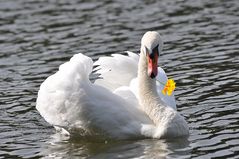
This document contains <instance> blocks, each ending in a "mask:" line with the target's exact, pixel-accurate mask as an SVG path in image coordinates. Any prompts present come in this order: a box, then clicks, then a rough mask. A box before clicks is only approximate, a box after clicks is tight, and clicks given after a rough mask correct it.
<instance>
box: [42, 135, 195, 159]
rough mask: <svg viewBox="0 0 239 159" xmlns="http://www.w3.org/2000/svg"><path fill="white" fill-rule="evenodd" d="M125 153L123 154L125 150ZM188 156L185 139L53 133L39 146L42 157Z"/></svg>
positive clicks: (187, 143)
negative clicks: (92, 138) (97, 138)
mask: <svg viewBox="0 0 239 159" xmlns="http://www.w3.org/2000/svg"><path fill="white" fill-rule="evenodd" d="M125 152H127V153H125ZM175 152H176V156H177V157H179V156H184V157H185V156H189V155H190V153H191V149H190V148H189V141H188V140H187V139H177V140H176V139H175V140H171V141H170V140H169V141H166V140H152V139H144V140H128V141H105V142H96V141H86V140H81V139H70V138H69V137H66V136H62V135H59V134H54V135H52V136H51V139H50V140H48V144H47V146H46V147H45V149H43V151H42V154H43V155H44V156H45V154H47V155H46V156H45V157H53V158H57V157H62V158H65V157H66V158H72V157H91V156H94V158H133V157H136V158H140V157H141V158H158V157H163V158H164V157H166V156H168V155H171V156H172V157H173V156H174V154H175Z"/></svg>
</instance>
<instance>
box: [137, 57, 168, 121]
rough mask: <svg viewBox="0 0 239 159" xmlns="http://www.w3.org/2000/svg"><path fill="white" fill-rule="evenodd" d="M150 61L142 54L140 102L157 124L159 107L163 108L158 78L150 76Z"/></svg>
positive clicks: (140, 63)
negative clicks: (157, 85) (159, 94)
mask: <svg viewBox="0 0 239 159" xmlns="http://www.w3.org/2000/svg"><path fill="white" fill-rule="evenodd" d="M147 65H148V62H147V59H146V57H145V56H144V54H141V55H140V59H139V69H138V80H139V103H140V106H141V107H142V109H143V110H144V111H145V112H146V113H147V114H148V116H149V117H150V118H151V120H152V121H154V123H155V124H158V123H159V122H160V119H158V117H159V116H158V115H157V114H158V113H159V112H160V111H159V109H161V108H163V106H162V104H160V103H161V102H160V98H159V96H158V93H157V89H156V79H155V78H153V79H152V78H150V77H149V76H148V67H147Z"/></svg>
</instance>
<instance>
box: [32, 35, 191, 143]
mask: <svg viewBox="0 0 239 159" xmlns="http://www.w3.org/2000/svg"><path fill="white" fill-rule="evenodd" d="M147 33H148V34H157V35H158V33H156V32H147ZM147 33H146V34H145V35H144V37H145V36H147V37H146V39H147V38H148V40H147V44H144V43H143V40H142V46H141V54H140V57H139V55H136V54H134V53H132V52H127V53H128V56H127V55H120V54H114V55H112V56H111V57H101V58H99V60H98V61H96V62H95V63H94V64H93V61H92V60H91V59H90V58H89V57H87V56H85V55H83V54H80V53H79V54H76V55H74V56H73V57H72V58H71V60H70V61H69V62H66V63H64V64H62V65H61V66H60V67H59V71H57V72H56V73H55V74H53V75H52V76H50V77H48V78H47V79H46V80H45V81H44V82H43V83H42V85H41V87H40V90H39V92H38V98H37V105H36V108H37V110H38V111H39V112H40V114H41V115H42V116H43V117H44V119H45V120H46V121H47V122H48V123H50V124H52V125H53V126H55V127H56V128H60V129H62V130H63V129H64V131H65V132H67V133H69V134H70V135H77V136H85V137H88V136H89V137H95V136H99V137H100V138H102V137H105V138H112V139H128V138H142V137H152V138H164V137H165V138H168V137H178V136H187V135H188V127H187V124H186V122H185V120H184V119H183V117H182V116H180V115H179V114H178V113H177V111H176V103H175V99H174V96H173V95H172V96H165V95H163V94H161V90H162V89H163V86H162V84H160V83H157V84H156V83H155V86H154V87H155V89H156V90H157V92H158V93H155V92H153V90H152V91H151V90H150V89H149V91H148V92H147V93H146V92H143V91H144V90H147V89H144V87H145V88H146V87H147V85H149V84H150V85H151V83H152V85H153V83H154V82H155V79H150V77H148V78H149V81H148V84H147V80H146V81H145V83H142V79H143V77H144V78H146V79H147V77H146V75H143V73H141V72H140V69H139V66H140V65H142V66H143V65H144V64H143V63H144V62H140V61H142V59H143V58H145V53H143V52H144V51H143V49H142V47H143V46H145V47H148V48H149V49H150V47H155V46H154V45H153V44H152V43H150V40H151V39H152V35H147ZM157 35H156V36H157ZM150 38H151V39H150ZM157 40H158V41H157ZM160 40H161V39H160V37H159V38H158V39H157V38H156V42H155V38H153V41H154V43H155V44H157V43H160V42H161V41H160ZM148 43H149V44H151V45H152V46H148V45H149V44H148ZM159 46H160V47H162V45H159ZM160 49H162V48H159V51H160ZM140 58H141V60H140ZM146 63H147V62H146ZM93 65H95V66H96V68H95V70H96V73H99V74H100V76H101V78H100V79H98V80H96V81H95V83H92V82H91V81H90V80H89V75H90V73H91V72H92V68H93ZM145 68H146V67H145ZM142 72H143V71H142ZM141 74H142V75H141ZM141 76H142V78H141ZM157 78H158V79H159V80H160V81H161V82H163V83H166V81H167V76H166V74H165V72H164V71H163V69H161V68H158V76H157ZM142 86H143V87H142ZM150 91H151V93H150ZM142 94H143V96H142ZM156 94H157V96H156ZM144 95H145V97H144ZM144 98H145V99H144ZM148 102H149V103H148Z"/></svg>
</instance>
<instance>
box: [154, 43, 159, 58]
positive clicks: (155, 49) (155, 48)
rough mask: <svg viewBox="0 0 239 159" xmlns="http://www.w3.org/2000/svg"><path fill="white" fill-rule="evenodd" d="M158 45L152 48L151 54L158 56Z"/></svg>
mask: <svg viewBox="0 0 239 159" xmlns="http://www.w3.org/2000/svg"><path fill="white" fill-rule="evenodd" d="M158 47H159V45H157V46H156V47H154V48H153V53H154V54H155V53H156V54H157V55H158V56H159V49H158Z"/></svg>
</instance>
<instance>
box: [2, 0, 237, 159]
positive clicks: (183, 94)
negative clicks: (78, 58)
mask: <svg viewBox="0 0 239 159" xmlns="http://www.w3.org/2000/svg"><path fill="white" fill-rule="evenodd" d="M238 10H239V3H238V2H237V1H236V0H228V1H223V0H215V1H202V0H198V1H193V0H184V1H166V0H163V1H155V0H150V1H146V0H140V1H136V0H134V1H131V3H128V2H126V1H119V0H116V1H104V2H98V1H95V0H92V1H76V0H72V1H64V0H63V1H54V0H41V1H34V0H26V1H12V0H9V1H1V2H0V34H1V36H0V75H1V76H0V105H1V108H0V127H1V130H0V142H1V145H0V158H17V157H20V158H39V157H46V158H48V157H49V158H54V157H59V158H64V157H69V156H70V157H72V158H75V157H81V158H89V157H90V158H107V157H108V158H160V157H161V158H162V157H166V158H217V157H219V158H220V157H221V158H237V157H238V151H239V144H238V142H239V141H238V138H239V126H238V125H239V123H238V116H239V113H238V112H239V108H238V103H239V100H238V99H239V95H238V94H239V91H238V86H239V82H238V76H239V72H238V67H237V66H238V64H239V58H238V50H239V45H238V43H239V40H238V39H239V38H238V37H239V30H238V26H239V21H238V16H239V12H238ZM147 30H157V31H159V32H160V33H161V34H162V36H163V39H164V41H165V45H164V46H165V47H164V50H163V53H162V54H161V56H160V58H159V62H160V66H161V67H163V68H164V69H165V70H166V72H168V76H169V77H173V78H174V79H175V81H176V83H177V89H176V92H175V93H176V98H177V104H178V110H179V111H180V113H181V114H182V115H183V116H185V118H186V120H187V122H188V123H189V127H190V137H189V139H188V141H185V140H184V141H181V140H171V141H164V140H148V139H147V140H140V141H123V142H105V143H99V142H96V141H95V142H92V141H78V140H76V141H75V140H72V139H62V137H59V136H57V135H58V134H55V132H54V130H53V128H52V127H51V126H50V125H48V124H47V123H46V122H45V121H44V120H43V119H42V117H41V116H40V115H39V114H38V112H37V111H36V110H35V101H36V97H37V91H38V89H39V86H40V84H41V83H42V82H43V81H44V79H46V78H47V77H48V76H49V75H51V74H52V73H54V72H55V71H56V70H57V69H58V66H59V65H60V64H62V63H64V62H65V61H68V60H69V58H70V57H71V56H72V55H73V54H75V53H78V52H82V53H85V54H87V55H89V56H91V57H92V58H93V59H94V60H95V59H97V58H98V57H100V56H102V55H109V54H112V53H123V51H125V50H130V51H135V52H138V50H139V47H140V42H139V39H140V38H141V36H142V34H143V33H144V32H145V31H147Z"/></svg>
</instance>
